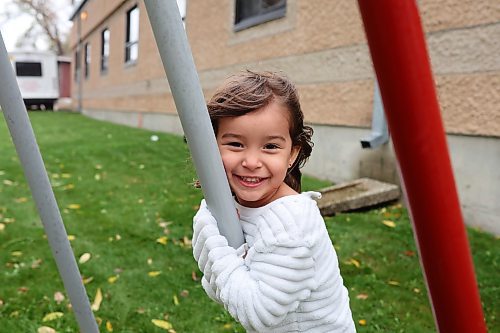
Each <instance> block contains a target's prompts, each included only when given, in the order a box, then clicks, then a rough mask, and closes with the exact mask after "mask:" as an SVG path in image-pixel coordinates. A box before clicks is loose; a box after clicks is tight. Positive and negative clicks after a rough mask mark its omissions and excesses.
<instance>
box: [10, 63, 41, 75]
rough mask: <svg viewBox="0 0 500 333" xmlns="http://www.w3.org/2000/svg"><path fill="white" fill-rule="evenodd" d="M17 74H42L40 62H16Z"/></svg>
mask: <svg viewBox="0 0 500 333" xmlns="http://www.w3.org/2000/svg"><path fill="white" fill-rule="evenodd" d="M16 75H17V76H42V64H41V63H40V62H16Z"/></svg>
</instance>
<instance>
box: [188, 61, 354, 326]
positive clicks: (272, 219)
mask: <svg viewBox="0 0 500 333" xmlns="http://www.w3.org/2000/svg"><path fill="white" fill-rule="evenodd" d="M208 111H209V114H210V118H211V121H212V125H213V128H214V132H215V136H216V139H217V144H218V146H219V150H220V153H221V156H222V161H223V164H224V169H225V171H226V175H227V179H228V181H229V185H230V187H231V190H232V192H233V194H234V199H235V207H236V209H237V211H238V214H239V217H240V222H241V225H242V228H243V234H244V237H245V244H244V245H242V246H241V247H240V248H239V249H233V248H232V247H230V246H228V244H227V240H226V238H225V237H224V236H222V235H221V234H220V233H219V229H218V227H217V222H216V221H215V219H214V217H213V216H212V214H211V213H210V211H209V210H208V208H207V206H206V203H205V201H204V200H203V201H202V203H201V205H200V209H199V211H198V213H197V214H196V215H195V217H194V235H193V253H194V257H195V259H196V261H197V262H198V266H199V268H200V270H201V271H202V272H203V274H204V275H203V278H202V285H203V288H204V289H205V291H206V292H207V294H208V296H210V297H211V298H212V299H214V300H215V301H217V302H219V303H221V304H223V305H224V307H225V308H226V309H227V310H228V311H229V313H230V314H231V315H232V316H233V317H234V318H235V319H236V320H237V321H239V322H240V323H241V324H242V325H243V326H244V327H245V329H246V330H247V331H248V332H355V327H354V323H353V320H352V315H351V310H350V308H349V297H348V293H347V289H346V288H345V287H344V285H343V280H342V277H341V276H340V271H339V266H338V259H337V255H336V253H335V250H334V248H333V246H332V243H331V240H330V238H329V236H328V233H327V230H326V227H325V224H324V221H323V218H322V217H321V215H320V212H319V209H318V207H317V205H316V202H315V201H314V200H313V199H314V198H317V197H318V196H319V193H315V192H304V193H301V171H300V168H301V167H302V166H303V165H304V163H305V162H306V160H307V158H308V157H309V155H310V154H311V150H312V145H313V144H312V142H311V136H312V132H313V131H312V129H311V128H310V127H309V126H305V125H304V120H303V114H302V110H301V107H300V103H299V98H298V94H297V91H296V89H295V87H294V85H293V84H292V83H291V82H290V81H289V80H288V78H286V77H285V76H284V75H281V74H278V73H271V72H262V73H258V72H251V71H246V72H243V73H241V74H239V75H236V76H233V77H231V78H230V79H229V80H228V81H227V82H226V83H225V84H224V85H223V86H222V87H220V88H219V89H218V90H217V91H216V92H215V94H214V96H213V97H212V99H211V100H210V101H209V103H208Z"/></svg>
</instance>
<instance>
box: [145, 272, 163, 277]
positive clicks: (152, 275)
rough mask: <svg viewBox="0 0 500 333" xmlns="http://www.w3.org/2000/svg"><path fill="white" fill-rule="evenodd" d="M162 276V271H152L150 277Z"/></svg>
mask: <svg viewBox="0 0 500 333" xmlns="http://www.w3.org/2000/svg"><path fill="white" fill-rule="evenodd" d="M160 274H161V271H152V272H149V273H148V275H149V276H150V277H155V276H158V275H160Z"/></svg>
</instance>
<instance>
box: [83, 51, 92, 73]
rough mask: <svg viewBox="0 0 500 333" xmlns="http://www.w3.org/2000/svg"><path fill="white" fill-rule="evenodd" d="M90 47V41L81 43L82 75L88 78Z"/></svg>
mask: <svg viewBox="0 0 500 333" xmlns="http://www.w3.org/2000/svg"><path fill="white" fill-rule="evenodd" d="M91 50H92V49H91V47H90V42H87V43H85V44H84V45H83V54H84V58H83V75H84V78H85V79H88V78H89V77H90V62H91V56H90V52H91Z"/></svg>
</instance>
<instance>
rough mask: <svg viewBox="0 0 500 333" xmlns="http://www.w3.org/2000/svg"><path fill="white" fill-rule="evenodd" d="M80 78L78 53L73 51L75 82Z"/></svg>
mask: <svg viewBox="0 0 500 333" xmlns="http://www.w3.org/2000/svg"><path fill="white" fill-rule="evenodd" d="M79 76H80V52H79V51H75V82H77V81H78V77H79Z"/></svg>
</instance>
